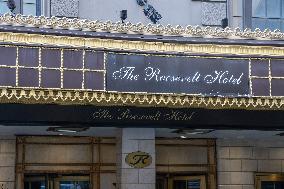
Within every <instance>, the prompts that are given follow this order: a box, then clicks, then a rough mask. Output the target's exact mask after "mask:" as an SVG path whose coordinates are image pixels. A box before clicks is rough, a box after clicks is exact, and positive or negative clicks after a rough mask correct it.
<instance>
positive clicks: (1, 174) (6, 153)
mask: <svg viewBox="0 0 284 189" xmlns="http://www.w3.org/2000/svg"><path fill="white" fill-rule="evenodd" d="M15 149H16V140H15V138H11V137H2V136H0V189H14V183H15V157H16V153H15V151H16V150H15Z"/></svg>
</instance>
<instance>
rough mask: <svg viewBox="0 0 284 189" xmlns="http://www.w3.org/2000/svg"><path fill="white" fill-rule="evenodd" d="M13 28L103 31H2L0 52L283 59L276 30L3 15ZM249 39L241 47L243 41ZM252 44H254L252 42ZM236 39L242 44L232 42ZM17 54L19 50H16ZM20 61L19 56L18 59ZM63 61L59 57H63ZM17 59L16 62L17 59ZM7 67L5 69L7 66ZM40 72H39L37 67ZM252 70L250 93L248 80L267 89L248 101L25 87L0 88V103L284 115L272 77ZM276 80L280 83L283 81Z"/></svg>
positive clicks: (5, 23)
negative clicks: (42, 50) (166, 39)
mask: <svg viewBox="0 0 284 189" xmlns="http://www.w3.org/2000/svg"><path fill="white" fill-rule="evenodd" d="M1 25H2V26H3V27H4V26H14V27H27V28H43V30H44V28H48V29H62V30H70V31H74V32H75V31H78V30H82V31H88V32H90V31H93V32H102V36H101V37H98V36H96V37H90V36H88V37H87V36H76V35H67V34H66V35H55V34H52V35H51V34H48V33H45V32H43V33H40V34H39V33H36V32H34V33H33V32H32V31H31V30H29V32H23V31H21V32H19V31H17V29H15V31H11V30H9V31H8V30H2V31H1V32H0V43H1V46H2V47H15V48H17V49H19V48H22V47H27V46H29V47H33V48H39V49H40V48H42V47H52V48H57V49H59V50H61V51H63V50H64V49H66V48H71V49H83V51H85V50H87V49H88V50H90V49H91V50H92V49H93V50H102V51H122V52H125V53H129V52H131V53H133V52H139V53H145V54H147V53H148V54H149V53H153V52H154V53H159V54H163V55H164V56H172V55H171V54H183V55H185V56H186V55H193V54H194V55H196V54H201V55H210V56H211V57H214V58H220V57H222V56H234V57H236V58H238V57H240V58H243V57H246V58H248V59H249V61H250V62H251V61H252V60H254V59H258V60H262V59H265V60H268V61H269V69H271V68H270V62H271V59H272V58H274V57H277V58H278V59H279V58H283V55H284V47H282V46H281V45H273V41H272V40H277V41H279V40H283V39H284V34H283V33H281V32H280V31H278V30H276V31H270V30H265V31H263V32H262V31H260V30H258V29H257V30H255V31H251V30H245V31H240V30H239V29H236V30H231V29H229V28H227V29H225V30H221V29H214V28H209V27H206V28H202V27H199V26H197V27H192V26H188V27H186V28H183V27H181V26H177V27H172V26H170V25H168V26H162V25H152V24H149V25H147V26H145V25H143V24H130V23H125V24H123V23H112V22H110V21H107V22H99V21H87V20H78V19H67V18H55V17H52V18H46V17H32V16H28V17H23V16H21V15H16V16H15V17H12V16H11V15H8V14H6V15H4V16H1V17H0V26H1ZM103 32H111V33H114V34H117V33H121V34H128V35H132V34H144V35H162V36H174V37H176V38H177V39H178V38H180V39H182V38H183V37H190V38H196V42H195V43H189V42H185V43H182V42H179V41H178V40H177V42H171V41H169V42H161V41H155V40H153V41H149V40H128V39H127V38H123V37H122V38H105V37H103ZM200 37H202V38H208V39H219V38H222V39H227V43H226V44H221V43H211V42H210V41H209V42H206V43H198V39H199V38H200ZM244 39H245V40H250V42H249V43H246V44H245V43H244V42H243V40H244ZM251 39H254V40H251ZM232 40H234V42H236V40H237V41H238V40H239V41H240V43H239V44H238V43H232V44H230V41H232ZM261 40H263V41H265V40H270V41H271V43H270V45H263V44H262V43H253V41H255V42H257V41H261ZM17 51H18V50H17ZM17 56H18V54H17ZM61 58H63V57H61ZM16 59H18V57H17V58H16ZM7 68H9V66H8V67H7ZM37 69H39V70H40V69H41V67H39V68H37ZM249 69H250V70H249V71H250V76H249V79H250V89H251V82H252V79H258V78H260V79H267V80H268V81H269V84H270V95H269V96H254V95H252V96H250V97H206V96H202V95H190V94H153V93H130V92H128V93H121V92H110V91H106V90H103V91H91V90H67V89H52V88H50V89H46V88H41V87H36V88H31V87H30V88H23V87H4V86H3V87H1V89H0V90H1V92H0V102H1V103H28V104H37V103H40V104H50V103H51V104H53V103H56V104H64V105H66V104H81V105H98V106H100V105H103V106H126V105H127V106H141V107H145V106H146V107H172V108H209V109H249V110H267V109H269V110H282V109H284V98H283V97H282V96H273V95H272V94H271V80H272V79H273V78H272V76H271V74H270V75H269V76H268V77H265V78H263V77H258V76H253V75H251V67H250V68H249ZM275 79H280V80H282V79H283V80H284V77H283V78H282V77H277V78H275Z"/></svg>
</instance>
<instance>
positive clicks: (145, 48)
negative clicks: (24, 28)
mask: <svg viewBox="0 0 284 189" xmlns="http://www.w3.org/2000/svg"><path fill="white" fill-rule="evenodd" d="M0 42H3V43H12V44H17V43H20V44H27V45H49V46H55V47H62V46H67V47H81V48H94V49H108V50H125V51H141V52H160V53H185V54H192V53H198V54H199V53H200V54H213V55H216V54H225V55H257V56H265V55H266V56H283V55H284V48H283V47H273V46H244V45H216V44H178V43H162V42H147V41H128V40H114V39H99V38H83V37H69V36H53V35H39V34H27V33H11V32H1V33H0Z"/></svg>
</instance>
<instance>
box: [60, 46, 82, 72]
mask: <svg viewBox="0 0 284 189" xmlns="http://www.w3.org/2000/svg"><path fill="white" fill-rule="evenodd" d="M63 66H64V68H73V69H82V68H83V51H81V50H80V51H76V50H64V51H63Z"/></svg>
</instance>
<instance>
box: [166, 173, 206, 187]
mask: <svg viewBox="0 0 284 189" xmlns="http://www.w3.org/2000/svg"><path fill="white" fill-rule="evenodd" d="M169 184H170V186H171V187H170V189H206V182H205V176H204V175H202V176H175V177H173V178H171V179H170V182H169Z"/></svg>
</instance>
